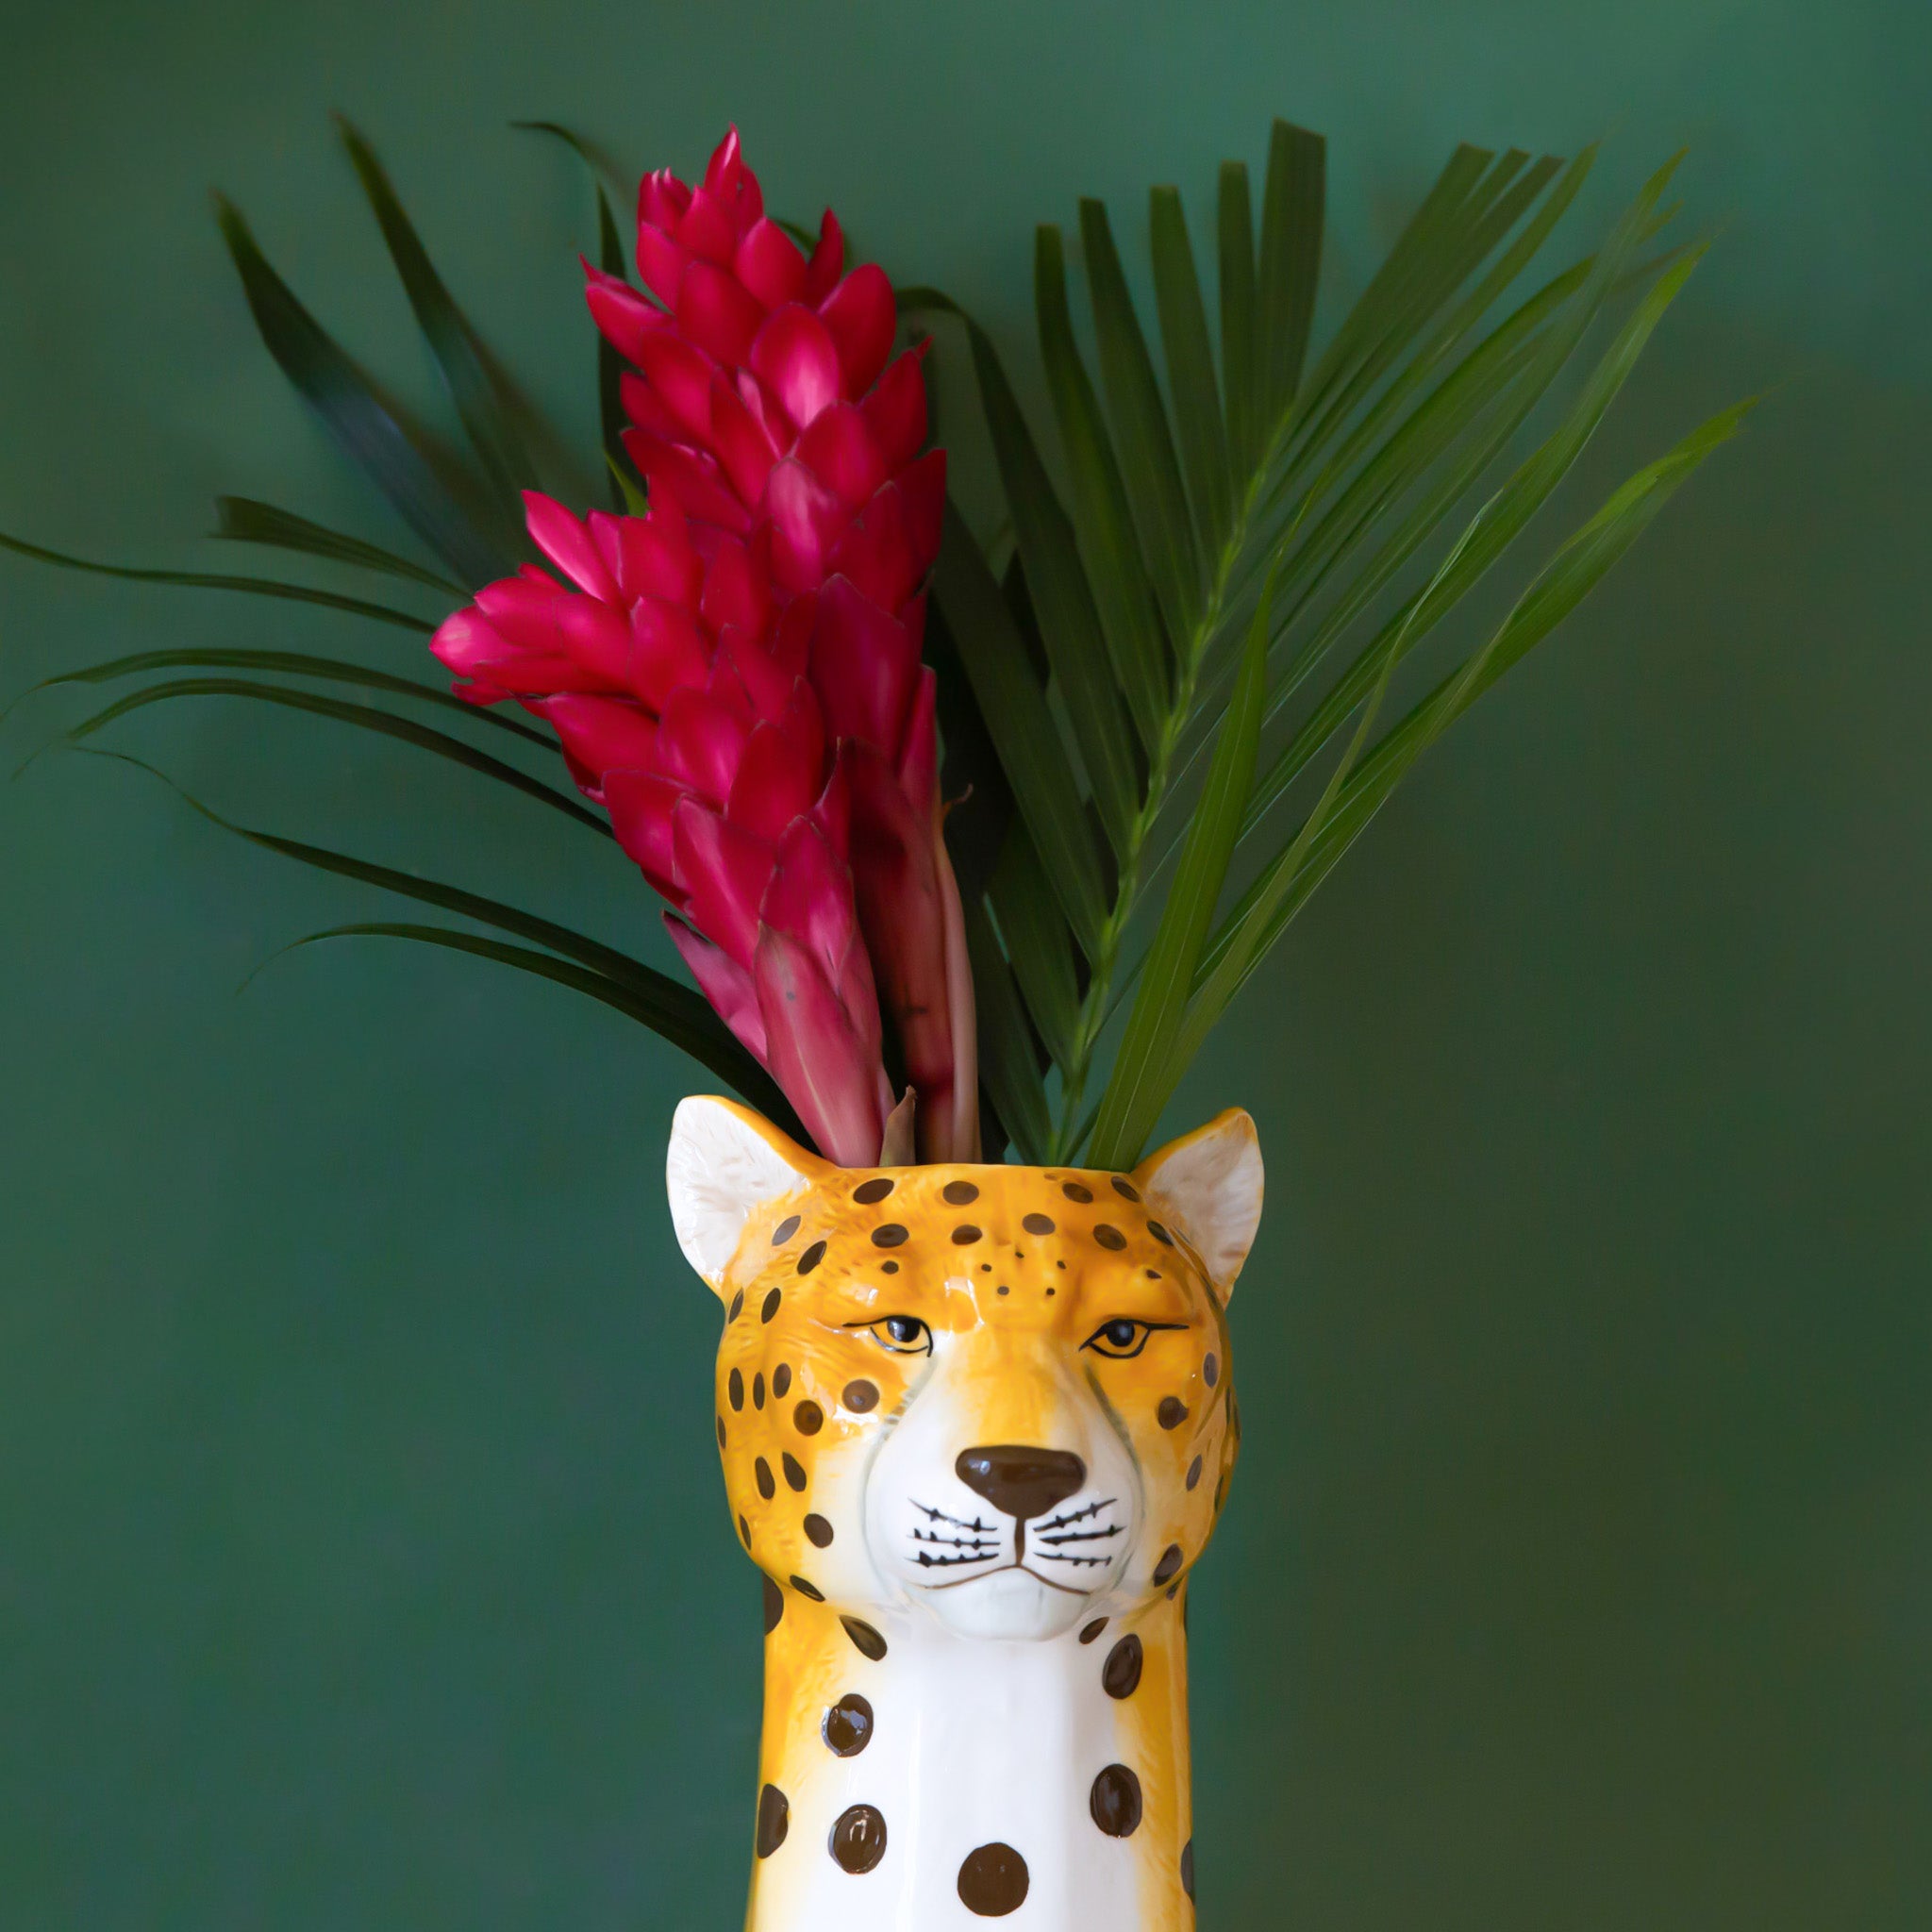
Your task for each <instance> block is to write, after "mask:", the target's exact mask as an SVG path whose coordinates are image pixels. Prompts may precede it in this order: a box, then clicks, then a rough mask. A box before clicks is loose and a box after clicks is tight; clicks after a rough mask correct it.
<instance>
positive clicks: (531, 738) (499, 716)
mask: <svg viewBox="0 0 1932 1932" xmlns="http://www.w3.org/2000/svg"><path fill="white" fill-rule="evenodd" d="M150 671H279V672H283V673H286V674H287V675H290V676H291V677H314V678H320V679H323V680H325V682H328V683H331V684H357V685H361V686H362V687H364V688H365V689H366V690H369V691H387V692H389V693H390V694H391V696H393V697H401V698H408V699H409V700H411V701H412V702H413V703H416V704H423V705H429V706H432V707H434V708H437V709H439V710H446V711H449V712H452V713H454V714H457V715H458V716H461V717H465V718H467V719H469V720H470V721H471V722H472V723H474V724H484V725H488V726H489V727H490V729H491V730H492V731H505V732H508V733H509V734H510V735H511V736H512V737H515V738H521V739H523V740H524V741H525V742H527V743H530V744H538V745H541V746H542V747H543V748H544V749H545V750H546V751H555V750H556V748H557V741H556V740H555V739H553V738H552V737H551V736H550V735H549V734H548V733H547V732H542V731H539V730H537V729H536V728H535V727H534V726H532V725H528V724H525V723H523V721H522V720H521V719H518V718H512V717H508V716H507V715H506V714H505V713H503V712H502V711H498V710H494V709H491V708H486V707H484V706H482V705H473V704H471V703H469V702H468V701H467V700H466V699H463V698H459V697H458V696H457V695H456V694H455V693H454V692H453V691H441V690H438V689H437V687H436V686H434V685H430V684H423V683H420V682H418V680H416V679H415V678H413V677H398V676H397V675H395V674H394V673H393V672H390V671H375V670H372V669H371V668H370V667H369V666H368V665H366V664H356V663H352V662H351V661H350V660H349V659H347V658H315V657H310V656H308V654H307V653H305V652H301V651H229V650H220V649H216V648H213V647H211V646H201V645H190V646H188V647H186V648H183V649H180V650H174V651H137V652H135V653H134V654H133V655H132V656H130V657H125V658H108V659H106V660H105V661H104V662H102V663H99V664H84V665H82V666H81V667H80V669H79V670H77V671H63V672H61V673H60V674H59V675H58V676H56V677H43V678H42V680H41V681H40V683H39V684H36V685H31V686H29V687H28V688H27V689H26V690H25V691H23V692H21V694H20V696H19V697H17V698H15V699H14V700H13V703H12V704H9V705H8V707H7V708H6V709H5V710H0V720H4V719H5V718H6V717H7V716H8V713H9V712H10V711H11V710H12V709H13V706H14V705H18V704H22V703H25V700H26V699H28V698H30V697H32V696H33V695H34V693H35V692H36V691H52V690H53V689H54V688H55V687H56V686H58V685H63V684H111V683H113V682H114V681H115V680H116V679H118V678H123V677H141V676H144V675H146V674H147V673H148V672H150Z"/></svg>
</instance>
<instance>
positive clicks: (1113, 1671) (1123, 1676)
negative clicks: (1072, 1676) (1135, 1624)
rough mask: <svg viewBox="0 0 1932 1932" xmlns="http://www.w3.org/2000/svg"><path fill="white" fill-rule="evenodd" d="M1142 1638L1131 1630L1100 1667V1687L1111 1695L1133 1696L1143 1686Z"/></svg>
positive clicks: (1143, 1656) (1143, 1657)
mask: <svg viewBox="0 0 1932 1932" xmlns="http://www.w3.org/2000/svg"><path fill="white" fill-rule="evenodd" d="M1145 1660H1146V1659H1145V1653H1144V1652H1143V1651H1142V1650H1141V1640H1140V1639H1139V1638H1138V1637H1136V1636H1134V1635H1133V1634H1132V1633H1131V1632H1129V1633H1128V1635H1126V1636H1125V1637H1123V1638H1122V1639H1121V1641H1119V1642H1118V1643H1116V1644H1115V1645H1114V1647H1113V1648H1112V1649H1111V1650H1110V1651H1108V1654H1107V1661H1106V1662H1105V1663H1104V1664H1102V1665H1101V1667H1100V1688H1101V1689H1102V1690H1103V1691H1106V1692H1107V1694H1108V1696H1109V1697H1113V1698H1121V1697H1131V1696H1132V1695H1133V1694H1134V1692H1135V1691H1138V1690H1139V1689H1140V1688H1141V1664H1142V1663H1143V1662H1144V1661H1145Z"/></svg>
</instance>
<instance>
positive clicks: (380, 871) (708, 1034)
mask: <svg viewBox="0 0 1932 1932" xmlns="http://www.w3.org/2000/svg"><path fill="white" fill-rule="evenodd" d="M76 749H77V750H78V751H80V752H81V753H82V755H83V756H85V757H89V758H112V759H114V760H115V761H116V762H118V763H120V764H124V765H129V766H132V767H133V768H134V769H135V770H136V771H141V772H145V773H147V774H148V775H149V776H150V777H154V778H158V779H159V780H160V781H161V783H162V784H164V785H166V786H167V787H168V788H169V790H170V791H173V792H174V793H175V796H176V797H178V798H179V799H180V800H181V801H182V802H183V803H184V804H185V805H187V806H189V807H191V808H192V809H193V810H195V811H196V812H198V813H200V815H201V816H202V817H203V818H205V819H207V820H208V823H209V824H213V825H218V826H220V827H221V829H222V830H223V831H225V832H229V833H232V834H233V835H234V836H235V837H236V838H238V839H245V840H246V841H248V842H249V843H250V844H251V845H258V846H260V847H261V848H262V849H263V850H264V851H268V852H274V853H277V854H279V855H280V856H281V857H283V858H292V859H294V860H295V861H296V862H297V863H298V864H302V865H307V866H310V867H312V868H314V869H315V870H316V871H318V872H325V873H332V874H335V875H336V876H337V877H340V878H349V879H355V880H357V881H358V883H360V884H363V885H369V886H376V887H379V888H380V889H381V890H383V891H390V892H396V893H399V894H401V895H402V896H403V897H404V898H408V899H415V900H419V901H420V902H422V903H423V904H424V905H425V906H434V907H437V908H440V909H441V911H444V912H453V913H455V914H457V915H458V917H459V918H462V919H471V920H475V922H476V923H477V924H479V925H488V926H493V927H495V928H496V930H497V931H499V932H507V933H508V934H510V935H511V936H512V937H513V938H516V939H521V940H528V941H532V942H533V943H534V944H536V945H539V946H542V947H547V948H548V949H549V950H550V951H552V952H554V953H558V954H561V955H562V956H563V958H567V959H574V960H575V961H576V962H577V964H578V965H580V966H583V967H586V968H588V969H589V970H590V971H591V972H592V973H596V974H602V975H603V976H604V977H605V978H606V979H608V980H609V981H610V982H611V983H612V984H613V985H614V986H616V987H618V988H619V989H620V990H621V991H624V992H625V993H626V994H628V995H629V996H630V997H631V998H632V999H633V1000H635V1001H636V1002H637V1005H638V1012H637V1014H636V1015H635V1016H634V1017H637V1018H639V1019H641V1020H642V1022H643V1024H646V1025H647V1026H649V1027H650V1028H651V1029H652V1031H653V1032H656V1033H658V1034H660V1035H662V1037H663V1038H665V1039H667V1040H669V1041H672V1042H673V1044H674V1045H677V1046H681V1047H683V1048H684V1049H685V1051H686V1052H688V1053H690V1054H691V1056H692V1057H693V1058H697V1059H700V1060H702V1061H703V1063H704V1064H705V1065H706V1066H708V1067H709V1068H710V1069H711V1070H712V1071H713V1072H714V1073H716V1074H719V1075H720V1077H721V1078H724V1079H726V1080H729V1081H730V1083H731V1085H732V1086H733V1087H734V1088H735V1089H736V1090H737V1091H739V1092H741V1093H742V1094H744V1095H746V1097H747V1098H749V1099H750V1100H751V1101H752V1105H754V1106H755V1107H758V1108H760V1109H763V1110H768V1109H769V1108H772V1107H774V1106H775V1107H778V1108H781V1109H782V1108H783V1107H784V1105H785V1103H784V1101H783V1099H782V1096H780V1095H779V1093H778V1090H777V1086H776V1083H775V1082H774V1080H773V1079H772V1078H771V1076H770V1074H767V1073H766V1072H765V1071H764V1069H763V1068H762V1067H760V1066H759V1065H758V1062H757V1060H755V1059H754V1058H752V1057H751V1055H750V1054H749V1053H748V1052H747V1051H746V1050H745V1048H744V1047H743V1046H742V1045H741V1043H740V1042H739V1041H738V1040H737V1039H736V1038H735V1037H734V1036H733V1035H732V1033H731V1031H730V1029H729V1028H728V1027H726V1026H725V1024H724V1021H722V1020H721V1019H719V1017H718V1015H717V1014H716V1013H715V1012H713V1011H712V1010H711V1008H710V1006H709V1005H708V1003H707V1002H706V1000H705V999H704V997H703V995H702V994H700V993H698V992H697V991H695V990H694V989H692V988H691V987H688V986H683V985H680V984H679V983H678V982H677V981H676V980H675V979H672V978H670V977H669V976H668V975H667V974H662V973H659V972H658V971H657V969H656V968H655V967H651V966H647V965H645V964H644V962H643V961H642V960H641V959H635V958H631V956H630V955H629V954H628V953H625V952H621V951H619V950H618V949H617V948H616V947H615V946H608V945H606V944H604V943H603V941H599V940H592V939H589V938H587V937H586V936H585V935H584V934H582V933H579V932H574V931H573V930H572V929H571V928H570V927H569V926H566V925H559V924H557V922H556V921H554V920H549V919H543V918H541V917H540V916H539V915H537V914H536V913H532V912H525V911H522V910H520V909H519V908H516V907H514V906H508V905H505V904H504V903H503V902H502V901H501V900H497V899H490V898H486V897H484V896H483V895H482V894H481V893H478V892H470V891H464V890H463V889H462V888H461V887H459V886H447V885H443V884H442V883H441V882H440V881H439V880H435V879H425V878H419V877H418V876H417V875H416V874H414V873H408V872H400V871H398V870H397V869H396V868H395V867H393V866H387V865H377V864H375V863H374V862H373V861H372V860H369V859H365V858H354V857H352V856H351V855H349V854H347V853H341V852H332V851H330V850H328V849H327V848H326V847H325V846H321V845H309V844H306V843H304V842H303V841H301V840H299V839H287V838H284V837H282V836H281V835H280V834H279V833H275V832H264V831H259V830H258V829H256V828H255V827H253V826H250V825H242V824H236V823H235V821H234V820H232V819H227V818H224V817H223V816H222V814H221V813H220V812H218V811H216V810H214V809H213V808H211V807H209V806H207V805H204V804H203V803H202V802H201V800H200V799H198V798H196V797H194V796H193V794H192V793H191V792H189V791H185V790H183V788H182V787H181V786H179V785H177V784H175V781H174V780H173V779H172V778H170V777H169V776H168V774H166V773H165V772H161V771H158V770H157V769H156V768H155V767H154V766H153V765H149V764H145V763H143V762H142V760H141V759H140V758H129V757H128V756H127V754H126V753H125V752H113V751H102V750H99V749H98V748H96V747H94V746H92V745H83V746H77V747H76ZM771 1117H772V1118H774V1119H776V1118H777V1117H778V1116H777V1115H775V1114H774V1115H772V1116H771Z"/></svg>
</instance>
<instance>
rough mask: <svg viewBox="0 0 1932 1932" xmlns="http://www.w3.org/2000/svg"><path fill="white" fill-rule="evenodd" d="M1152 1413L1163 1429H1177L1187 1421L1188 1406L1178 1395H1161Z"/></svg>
mask: <svg viewBox="0 0 1932 1932" xmlns="http://www.w3.org/2000/svg"><path fill="white" fill-rule="evenodd" d="M1154 1413H1155V1415H1156V1417H1157V1418H1158V1421H1159V1423H1160V1426H1161V1427H1162V1428H1163V1429H1177V1428H1179V1427H1180V1425H1181V1424H1183V1423H1184V1422H1186V1421H1187V1419H1188V1405H1187V1404H1186V1403H1185V1402H1183V1401H1182V1400H1181V1399H1180V1397H1179V1396H1178V1395H1163V1396H1162V1397H1161V1398H1160V1407H1158V1409H1156V1410H1155V1411H1154Z"/></svg>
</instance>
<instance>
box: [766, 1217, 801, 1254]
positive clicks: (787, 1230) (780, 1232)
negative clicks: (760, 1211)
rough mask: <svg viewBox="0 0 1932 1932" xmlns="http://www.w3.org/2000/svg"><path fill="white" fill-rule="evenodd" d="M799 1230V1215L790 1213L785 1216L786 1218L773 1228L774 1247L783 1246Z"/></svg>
mask: <svg viewBox="0 0 1932 1932" xmlns="http://www.w3.org/2000/svg"><path fill="white" fill-rule="evenodd" d="M797 1232H798V1216H797V1215H795V1214H788V1215H787V1216H786V1217H785V1219H784V1220H783V1221H781V1222H780V1223H779V1224H777V1226H776V1227H774V1229H773V1230H772V1245H773V1246H774V1248H782V1247H783V1246H784V1245H785V1243H786V1242H787V1241H790V1240H791V1237H792V1236H793V1235H795V1234H796V1233H797Z"/></svg>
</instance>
